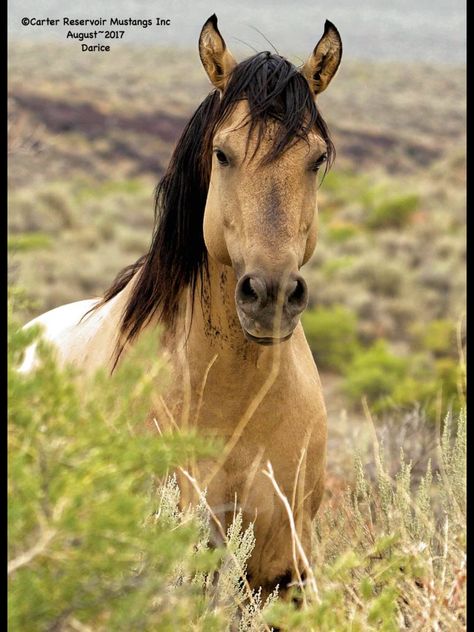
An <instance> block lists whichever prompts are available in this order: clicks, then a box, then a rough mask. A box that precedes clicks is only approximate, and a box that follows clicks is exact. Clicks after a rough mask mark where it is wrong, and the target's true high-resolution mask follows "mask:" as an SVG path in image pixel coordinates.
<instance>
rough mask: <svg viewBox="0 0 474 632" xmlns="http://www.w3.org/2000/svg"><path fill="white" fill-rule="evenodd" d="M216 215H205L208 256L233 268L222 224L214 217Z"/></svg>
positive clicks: (209, 213) (210, 213) (205, 237)
mask: <svg viewBox="0 0 474 632" xmlns="http://www.w3.org/2000/svg"><path fill="white" fill-rule="evenodd" d="M214 215H215V213H212V212H208V211H206V213H205V214H204V242H205V244H206V248H207V251H208V254H209V255H210V256H211V257H212V258H213V259H215V260H216V261H218V262H219V263H222V264H224V265H226V266H231V265H232V261H231V258H230V255H229V251H228V249H227V245H226V242H225V237H224V231H223V228H222V222H221V221H219V219H218V218H216V217H214Z"/></svg>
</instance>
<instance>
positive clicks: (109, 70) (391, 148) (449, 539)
mask: <svg viewBox="0 0 474 632" xmlns="http://www.w3.org/2000/svg"><path fill="white" fill-rule="evenodd" d="M158 57H159V59H160V61H161V63H160V70H159V72H157V67H156V59H157V58H158ZM9 63H10V70H11V72H10V83H9V150H10V169H9V213H8V217H9V220H8V221H9V240H8V248H9V263H10V266H9V280H10V281H11V283H13V287H12V290H11V291H12V296H13V298H14V305H15V315H14V316H12V317H11V323H10V324H11V330H10V334H9V335H10V340H9V359H10V369H9V371H10V372H9V389H10V390H9V404H10V413H9V425H8V430H9V473H10V478H9V560H10V561H9V577H10V592H9V616H10V622H9V627H10V629H11V630H15V631H16V630H18V631H19V632H22V631H25V632H35V630H38V632H39V631H40V630H41V631H42V630H53V629H54V630H58V632H61V631H64V632H66V631H67V632H72V631H73V630H75V631H77V630H81V631H82V632H86V631H87V630H94V631H97V632H102V631H104V632H105V631H107V632H108V631H114V630H124V631H125V630H127V632H128V630H135V629H137V630H153V631H155V630H158V631H161V630H163V631H167V630H169V631H172V630H173V631H174V630H177V629H193V630H196V631H198V630H203V632H204V631H206V632H207V631H208V630H209V631H212V630H216V631H217V630H219V631H220V630H229V632H230V626H231V625H234V628H233V629H232V632H234V630H235V629H238V630H239V632H243V631H254V632H257V631H260V630H268V629H270V628H271V626H272V625H273V626H276V625H281V626H282V627H283V628H284V629H288V630H299V631H303V630H308V631H309V630H313V629H318V630H322V631H324V630H327V631H328V632H346V631H347V632H349V630H352V631H355V630H361V631H364V632H365V631H368V632H370V631H371V630H374V631H375V630H386V631H389V630H404V629H407V630H420V631H422V630H423V631H424V630H443V631H444V630H446V631H451V630H452V631H456V630H463V629H465V580H466V570H465V507H464V502H465V478H464V467H465V460H466V451H465V429H466V418H465V412H464V403H465V402H464V390H465V360H464V353H465V351H464V347H465V333H464V310H465V260H466V242H465V192H464V189H465V182H466V178H465V148H464V135H465V121H464V118H465V111H464V98H465V87H464V69H463V68H452V69H451V70H450V72H449V74H446V73H444V72H443V73H440V72H439V68H436V67H431V66H419V67H418V66H410V81H407V80H406V79H407V68H406V66H405V65H403V64H396V63H393V64H390V63H384V64H369V63H368V62H364V63H357V62H351V61H345V62H344V64H343V65H342V67H341V71H340V73H339V76H338V78H337V89H336V88H334V89H333V90H331V91H328V95H327V96H326V93H324V95H323V96H322V97H321V103H320V105H321V108H322V110H323V112H324V114H325V118H326V120H327V122H328V124H329V127H330V129H331V130H332V131H333V135H334V140H335V144H336V147H337V150H338V155H337V161H336V164H335V165H334V167H333V168H332V170H331V171H330V172H329V173H328V174H327V175H326V177H325V178H324V181H323V182H322V184H321V188H320V192H319V208H320V231H319V242H318V247H317V250H316V253H315V256H314V257H313V259H312V260H311V262H310V263H309V264H308V265H307V266H306V267H305V268H304V269H303V274H304V275H305V278H306V279H307V282H308V286H309V293H310V301H311V302H310V305H309V308H308V310H307V312H306V313H305V315H304V318H303V325H304V327H305V329H306V334H307V337H308V340H309V342H310V345H311V348H312V350H313V352H314V355H315V358H316V361H317V364H318V367H319V369H320V372H321V378H322V382H323V387H324V389H325V393H326V403H327V404H328V406H329V408H328V411H329V448H328V482H327V490H326V496H325V499H324V501H323V505H322V507H321V510H320V514H319V516H318V519H317V521H316V523H315V526H314V528H315V536H316V537H315V548H314V560H315V563H314V569H313V570H314V575H315V581H316V588H317V590H316V591H315V590H314V586H313V587H312V588H311V586H308V585H306V586H305V587H304V588H303V594H302V595H301V593H300V594H299V599H300V601H302V607H301V608H300V609H299V610H298V609H296V608H295V607H294V605H292V604H291V603H282V602H281V601H280V600H275V599H273V598H272V599H270V602H269V603H268V604H266V606H265V604H262V603H261V600H260V597H259V595H258V593H257V594H253V595H250V594H249V592H248V590H247V589H246V586H245V584H244V583H243V582H242V579H241V577H240V573H241V571H242V569H244V568H245V563H246V560H247V559H248V556H249V554H250V552H251V548H252V542H253V540H252V538H253V534H252V529H251V527H249V526H248V525H245V524H243V523H242V522H241V518H240V517H239V515H237V516H236V519H235V521H234V525H233V527H232V528H231V529H230V531H229V532H228V534H227V538H226V539H227V541H228V543H227V546H218V547H217V548H215V549H213V548H211V547H210V546H209V540H210V532H211V529H210V527H211V524H212V516H209V514H208V512H207V508H206V504H205V497H204V496H203V497H202V500H201V504H200V505H199V507H197V508H189V507H185V508H180V507H178V499H179V490H178V488H177V486H176V483H175V481H174V479H173V478H172V477H169V478H167V477H166V474H167V471H168V468H169V470H170V471H171V470H172V469H173V468H174V467H179V466H180V465H182V464H184V463H185V461H186V458H187V456H189V455H190V454H203V453H208V452H209V450H211V451H212V450H213V449H218V446H214V447H213V446H209V445H208V444H207V443H206V444H205V445H203V443H202V442H201V441H200V439H199V437H196V436H169V437H158V436H154V438H153V441H150V440H149V438H148V437H145V436H143V435H141V434H140V433H139V432H137V431H136V426H139V425H140V423H141V421H142V417H143V414H144V413H145V410H146V409H147V405H146V402H147V398H148V397H151V396H152V395H153V393H152V391H153V389H151V388H150V383H149V382H147V380H146V379H145V380H144V378H143V372H140V371H139V370H137V366H138V365H142V363H143V362H148V360H147V358H146V354H144V355H142V351H143V350H140V349H137V354H136V357H134V358H131V361H130V364H128V369H127V368H126V367H124V372H122V373H120V374H119V375H117V378H116V379H117V380H119V382H120V384H119V386H120V392H121V393H123V394H124V397H123V398H117V397H116V392H117V390H116V389H117V383H115V382H109V381H108V380H106V379H104V376H100V375H99V376H97V378H96V381H95V382H93V383H92V384H90V385H88V386H87V387H86V386H85V385H84V384H81V383H80V382H77V381H75V380H73V379H72V376H70V375H69V374H67V373H62V372H60V371H58V370H57V368H56V367H55V366H54V362H53V361H52V359H51V357H50V356H49V354H48V351H47V349H46V348H45V349H44V350H43V352H42V356H43V359H44V363H43V366H42V368H41V369H40V370H38V371H37V372H36V373H34V374H31V375H29V376H21V375H19V374H18V373H17V372H16V371H15V368H16V366H17V365H18V362H19V359H20V356H21V353H22V350H23V349H24V347H25V346H26V345H27V344H28V342H29V341H30V340H31V339H32V337H33V336H34V335H35V333H34V332H33V331H29V332H23V331H21V330H18V327H17V325H18V323H19V322H20V321H21V322H25V321H26V320H28V319H29V318H31V317H33V316H35V315H37V314H39V313H41V312H44V311H46V310H47V309H50V308H52V307H56V306H57V305H60V304H63V303H67V302H70V301H73V300H78V299H82V298H86V297H90V296H97V295H100V294H102V292H103V290H104V289H105V288H106V287H107V286H108V285H109V283H110V282H111V281H112V279H113V278H114V277H115V275H116V273H117V272H118V271H119V270H120V269H121V268H122V267H123V266H125V265H128V264H130V263H131V262H132V261H134V260H135V259H137V258H138V257H139V256H140V255H141V254H143V253H144V252H145V250H146V248H147V247H148V244H149V241H150V238H151V232H152V226H153V191H154V187H155V185H156V182H157V181H158V179H159V177H160V176H161V175H162V173H163V170H164V168H165V167H166V165H167V163H168V160H169V157H170V154H171V150H172V148H173V145H174V143H175V141H176V140H177V138H178V136H179V133H180V131H181V129H182V128H183V127H184V125H185V123H186V122H187V120H188V119H189V116H190V115H191V113H192V112H193V111H194V109H195V108H196V106H197V105H198V103H199V102H200V101H201V100H202V98H204V96H205V95H206V94H207V92H208V88H209V86H208V84H207V82H206V79H205V75H204V73H203V72H202V70H201V67H200V62H199V60H198V58H197V56H196V54H195V52H193V53H192V54H189V55H188V54H183V53H179V52H177V51H173V50H164V49H156V50H155V49H153V48H148V49H146V50H145V49H143V50H141V49H139V48H132V47H130V48H128V47H126V46H125V45H124V46H123V47H121V48H120V50H119V51H118V52H117V55H116V56H114V62H113V63H111V61H110V60H108V59H107V58H106V57H98V58H97V59H96V61H95V64H94V71H93V72H90V67H89V65H88V64H89V63H90V62H89V61H88V58H87V57H85V56H82V57H81V56H73V55H72V54H71V52H70V49H69V48H67V47H64V46H62V45H59V44H55V45H48V46H45V45H43V44H42V43H41V44H33V43H32V44H27V43H21V42H18V43H15V46H14V49H13V50H12V53H11V55H10V57H9ZM192 64H194V66H192ZM118 69H120V71H118ZM361 84H362V85H363V90H361V89H360V88H361ZM334 85H336V84H334ZM420 86H423V90H420V89H419V87H420ZM17 284H19V285H20V286H22V287H23V288H25V289H24V290H20V289H19V288H18V286H17ZM148 368H149V369H150V375H154V374H155V372H160V376H162V377H163V379H164V378H165V370H164V367H162V366H158V365H148ZM120 380H121V381H120ZM132 385H133V388H132ZM114 389H115V390H114ZM140 389H141V393H140ZM98 392H100V397H94V395H95V394H97V393H98ZM132 413H133V416H132ZM371 415H374V419H373V423H372V418H371ZM373 424H375V426H374V425H373ZM376 439H378V441H380V445H378V441H377V440H376ZM400 447H403V450H402V451H400ZM356 449H357V450H358V451H359V454H358V455H356V458H355V463H354V466H353V467H352V464H353V461H354V453H355V452H356ZM236 562H237V564H236ZM216 571H218V572H219V575H218V576H217V575H216V574H215V572H216ZM238 612H240V614H239V615H238V617H237V616H236V613H238ZM237 619H238V620H237ZM232 621H233V623H232Z"/></svg>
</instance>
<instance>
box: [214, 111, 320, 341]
mask: <svg viewBox="0 0 474 632" xmlns="http://www.w3.org/2000/svg"><path fill="white" fill-rule="evenodd" d="M247 114H248V108H247V104H246V102H245V101H242V102H240V103H239V104H238V105H237V106H236V107H235V108H234V110H233V111H232V113H231V115H230V116H229V117H228V119H227V120H226V121H225V123H224V124H223V125H222V126H221V128H220V129H218V130H217V131H216V134H215V135H214V138H213V147H212V150H213V157H212V169H211V177H210V184H209V192H208V197H207V204H206V210H205V214H204V237H205V241H206V247H207V249H208V251H209V254H210V255H211V256H212V257H213V258H215V259H217V260H218V261H220V262H221V263H224V264H226V265H229V266H232V267H233V269H234V271H235V274H236V277H237V287H236V293H235V302H236V308H237V313H238V316H239V319H240V322H241V325H242V328H243V330H244V332H245V334H246V336H247V337H248V338H250V339H251V340H254V341H256V342H260V343H263V344H265V343H270V342H274V341H277V340H281V339H286V338H288V337H289V336H291V333H292V332H293V330H294V328H295V326H296V324H297V322H298V318H299V315H300V314H301V312H302V311H303V310H304V308H305V307H306V304H307V289H306V283H305V281H304V280H303V277H302V276H301V275H300V273H299V270H300V268H301V266H302V265H303V264H304V263H306V262H307V261H308V259H309V258H310V256H311V255H312V253H313V251H314V248H315V246H316V239H317V183H318V175H317V171H318V168H319V167H320V166H321V165H322V164H323V163H324V161H325V159H326V145H325V143H324V141H323V140H322V139H321V138H319V137H318V136H317V135H316V134H310V136H309V138H308V142H305V141H303V140H300V141H298V142H297V143H296V144H294V145H293V146H292V147H290V148H289V149H288V150H287V151H285V152H284V153H283V154H282V155H281V156H280V157H279V158H278V159H277V160H274V161H273V162H271V163H269V164H266V165H262V158H263V157H264V156H266V155H267V154H268V152H269V151H270V150H271V147H272V143H273V134H274V132H275V130H274V129H273V128H272V127H271V126H270V127H268V128H267V129H266V131H265V134H264V136H263V138H262V139H261V140H260V142H259V143H258V138H257V133H253V134H252V135H251V136H250V138H249V137H248V128H247V125H245V118H246V116H247ZM247 142H248V147H247ZM257 143H258V144H257Z"/></svg>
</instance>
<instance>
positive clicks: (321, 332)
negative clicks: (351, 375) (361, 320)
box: [302, 306, 357, 371]
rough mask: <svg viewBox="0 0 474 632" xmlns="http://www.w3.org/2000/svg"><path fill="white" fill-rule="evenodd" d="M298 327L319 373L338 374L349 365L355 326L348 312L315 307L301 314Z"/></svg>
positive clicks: (353, 351) (355, 341)
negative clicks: (306, 341) (329, 371)
mask: <svg viewBox="0 0 474 632" xmlns="http://www.w3.org/2000/svg"><path fill="white" fill-rule="evenodd" d="M302 323H303V328H304V331H305V334H306V338H307V340H308V344H309V346H310V348H311V350H312V351H313V354H314V355H315V358H316V363H317V365H318V367H319V368H320V369H322V370H325V369H327V370H338V371H340V370H342V369H343V368H344V367H345V366H346V364H347V363H348V362H350V360H351V359H352V356H353V355H354V353H355V351H356V349H357V333H356V326H357V323H356V319H355V316H354V314H353V313H352V312H351V311H349V310H348V309H345V308H344V307H342V306H336V307H332V308H331V307H329V308H326V307H318V308H315V309H311V310H307V311H305V312H304V313H303V316H302Z"/></svg>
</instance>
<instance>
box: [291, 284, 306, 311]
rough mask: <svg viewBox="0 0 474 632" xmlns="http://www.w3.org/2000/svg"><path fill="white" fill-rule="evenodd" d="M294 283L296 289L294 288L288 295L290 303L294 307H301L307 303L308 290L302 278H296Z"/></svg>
mask: <svg viewBox="0 0 474 632" xmlns="http://www.w3.org/2000/svg"><path fill="white" fill-rule="evenodd" d="M293 283H294V289H292V290H291V291H290V293H289V295H288V304H289V305H291V306H292V307H298V308H299V307H302V306H304V305H305V304H306V298H307V295H308V290H307V288H306V283H305V281H303V279H302V278H299V279H296V280H295V281H294V282H293Z"/></svg>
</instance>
